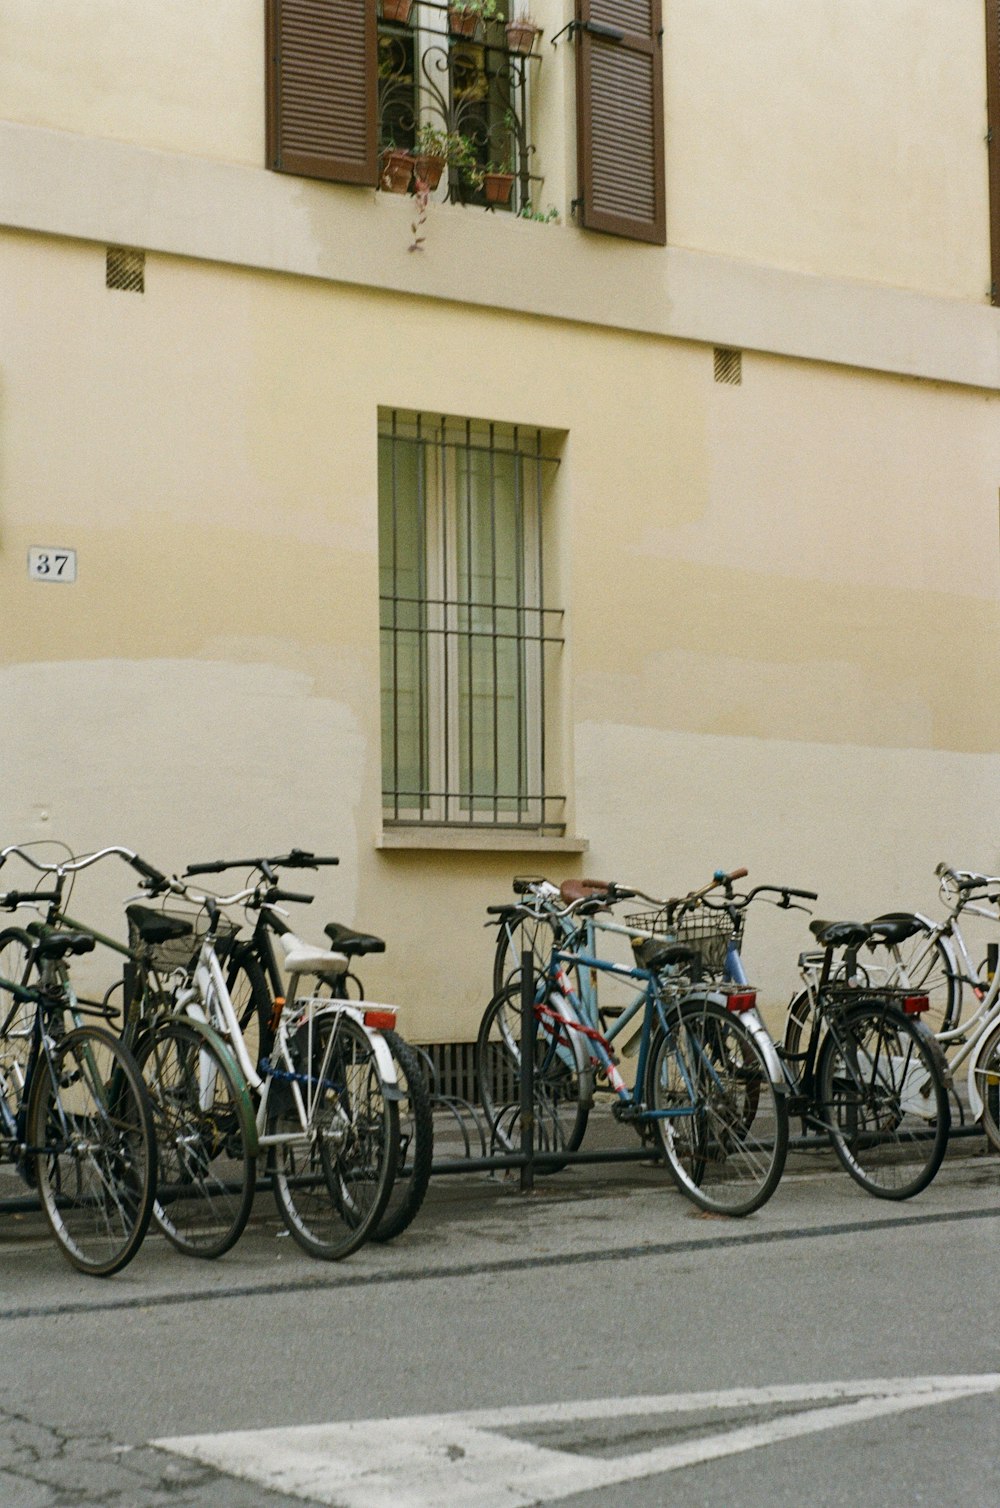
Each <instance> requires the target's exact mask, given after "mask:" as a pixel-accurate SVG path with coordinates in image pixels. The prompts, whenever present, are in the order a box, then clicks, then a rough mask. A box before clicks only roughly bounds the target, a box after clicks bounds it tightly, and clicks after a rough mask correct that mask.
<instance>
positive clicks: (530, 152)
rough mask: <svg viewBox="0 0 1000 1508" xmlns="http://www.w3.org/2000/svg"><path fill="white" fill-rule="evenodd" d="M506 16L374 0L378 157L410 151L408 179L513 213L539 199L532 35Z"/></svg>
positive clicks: (433, 1)
mask: <svg viewBox="0 0 1000 1508" xmlns="http://www.w3.org/2000/svg"><path fill="white" fill-rule="evenodd" d="M404 16H405V20H404V19H401V18H402V17H404ZM514 24H515V23H507V22H505V21H504V20H503V19H502V18H497V19H493V18H491V19H488V20H485V19H483V17H482V16H481V15H480V14H478V13H477V12H475V11H464V10H460V11H456V10H455V9H453V8H451V7H449V6H448V5H446V4H441V3H439V0H421V3H413V4H411V5H409V6H407V4H406V0H382V6H381V9H380V17H379V27H378V41H379V52H378V128H379V149H380V152H381V153H382V154H383V159H382V160H383V162H384V161H385V155H384V154H386V153H388V152H390V151H395V152H396V153H400V152H402V153H408V154H410V155H411V156H412V157H413V159H414V164H415V168H414V173H413V177H412V179H411V180H410V182H411V186H419V184H420V182H424V183H425V184H426V185H427V186H428V187H429V188H430V189H431V190H434V189H436V188H437V187H438V185H439V182H440V183H441V184H443V186H444V191H445V192H446V194H447V196H448V198H449V199H451V200H453V201H457V202H460V203H463V204H481V205H485V206H487V207H488V208H497V209H510V210H513V211H514V212H518V211H520V210H523V209H524V208H525V206H528V205H530V204H531V203H532V202H534V201H537V198H538V187H539V185H540V184H541V181H542V180H541V178H540V177H539V176H538V175H537V174H536V173H535V172H534V171H533V159H534V156H535V148H534V146H533V144H532V143H531V141H530V139H529V135H528V108H529V96H530V93H531V87H532V78H531V76H532V74H533V73H534V70H535V65H537V64H539V63H540V62H541V57H540V54H539V53H538V51H537V46H536V45H533V44H535V43H536V39H537V36H538V35H539V34H538V33H537V32H534V33H532V32H531V31H530V30H528V31H527V32H526V31H524V30H522V31H520V32H517V31H515V30H514V29H513V28H514ZM460 28H461V30H460ZM439 174H440V175H441V176H440V178H439V177H438V175H439ZM383 182H384V184H385V186H388V180H386V179H383Z"/></svg>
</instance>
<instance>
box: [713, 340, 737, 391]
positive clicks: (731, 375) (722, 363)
mask: <svg viewBox="0 0 1000 1508" xmlns="http://www.w3.org/2000/svg"><path fill="white" fill-rule="evenodd" d="M715 380H716V382H728V383H729V384H730V386H732V387H739V385H740V383H741V382H742V381H743V352H742V351H732V350H730V349H729V347H728V346H716V348H715Z"/></svg>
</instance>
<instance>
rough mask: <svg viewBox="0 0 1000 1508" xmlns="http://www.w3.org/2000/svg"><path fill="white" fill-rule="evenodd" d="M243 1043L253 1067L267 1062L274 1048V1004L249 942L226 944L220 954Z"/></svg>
mask: <svg viewBox="0 0 1000 1508" xmlns="http://www.w3.org/2000/svg"><path fill="white" fill-rule="evenodd" d="M218 956H219V962H220V964H221V965H222V968H223V971H224V973H225V978H226V989H227V990H228V991H229V998H230V999H231V1000H232V1002H233V1009H234V1011H235V1012H236V1019H237V1020H238V1021H239V1023H240V1031H241V1032H242V1033H243V1043H244V1046H245V1047H246V1050H247V1052H248V1053H249V1055H250V1061H251V1063H253V1064H255V1065H256V1064H259V1063H260V1060H261V1058H266V1057H267V1056H268V1054H269V1053H270V1051H271V1048H272V1047H273V1045H274V1032H273V1031H272V1029H271V1014H272V1008H273V1004H274V1002H273V1000H272V997H271V990H270V987H269V985H268V982H267V975H266V974H265V973H264V970H263V968H262V967H261V964H260V960H259V959H258V958H257V955H256V954H255V953H254V951H253V948H252V945H251V944H250V943H249V942H233V943H227V944H225V945H224V947H222V948H220V949H219V950H218Z"/></svg>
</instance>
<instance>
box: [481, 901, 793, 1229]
mask: <svg viewBox="0 0 1000 1508" xmlns="http://www.w3.org/2000/svg"><path fill="white" fill-rule="evenodd" d="M637 895H639V896H642V893H641V892H638V891H635V890H631V889H626V888H625V887H622V886H618V885H613V884H609V885H607V886H606V887H605V888H604V889H603V890H602V891H601V892H599V893H593V894H587V895H584V896H581V897H580V898H578V899H576V900H572V901H570V902H568V903H567V905H566V906H565V907H563V908H561V909H560V910H559V911H558V912H557V913H556V914H555V916H554V919H555V920H557V921H558V922H559V923H567V924H569V923H570V922H571V920H572V922H573V923H575V928H576V930H575V932H574V938H575V939H576V940H575V942H574V943H573V944H572V945H570V944H569V943H568V942H567V944H565V945H561V944H560V943H559V942H556V943H554V944H553V947H552V949H551V952H550V956H549V959H548V962H547V965H546V968H545V970H544V972H543V973H542V975H541V976H540V979H539V981H538V986H537V991H536V997H535V1004H534V1020H535V1054H536V1055H535V1072H534V1096H535V1099H534V1123H535V1134H536V1137H537V1138H539V1141H540V1145H541V1147H542V1149H543V1151H545V1152H548V1153H549V1154H550V1157H549V1158H548V1159H547V1160H548V1161H550V1162H552V1163H554V1164H555V1166H559V1165H560V1164H561V1159H560V1157H559V1156H558V1155H557V1154H559V1153H562V1152H570V1153H572V1152H573V1151H575V1150H576V1149H577V1148H578V1147H579V1145H580V1143H581V1142H582V1140H583V1134H584V1130H585V1128H586V1123H587V1118H588V1115H589V1111H590V1108H591V1105H592V1103H593V1096H594V1092H595V1088H596V1087H597V1086H596V1084H595V1079H598V1080H600V1081H601V1087H603V1088H606V1089H607V1090H608V1091H609V1092H610V1093H611V1095H612V1096H613V1100H614V1105H613V1113H614V1114H615V1117H616V1119H618V1120H620V1121H622V1122H625V1123H629V1124H632V1125H633V1126H634V1127H635V1128H636V1130H637V1131H638V1132H639V1134H640V1136H641V1137H642V1138H643V1139H644V1140H648V1141H652V1140H654V1139H655V1140H656V1141H658V1143H659V1147H660V1150H661V1151H662V1154H663V1156H664V1159H665V1160H666V1162H667V1165H668V1167H669V1169H670V1171H671V1174H672V1176H673V1178H674V1180H675V1182H676V1183H677V1185H678V1187H679V1188H680V1189H681V1191H682V1192H683V1193H684V1194H686V1195H687V1197H688V1198H690V1199H691V1200H692V1201H693V1202H694V1203H695V1204H697V1205H698V1206H699V1207H701V1208H702V1209H706V1210H710V1211H713V1212H716V1213H721V1214H727V1215H733V1216H742V1215H747V1214H750V1213H752V1212H753V1211H754V1210H756V1209H759V1208H760V1207H761V1206H762V1205H763V1204H764V1203H765V1202H766V1200H767V1199H769V1198H770V1196H771V1194H772V1193H773V1192H774V1190H775V1188H776V1187H777V1185H778V1182H779V1180H780V1177H781V1172H782V1168H783V1166H784V1161H785V1154H786V1151H787V1146H788V1114H787V1109H786V1105H785V1095H784V1089H785V1085H784V1078H783V1075H782V1072H781V1067H780V1064H779V1063H778V1060H777V1056H776V1054H775V1051H774V1047H773V1044H772V1043H771V1041H770V1038H769V1037H768V1036H767V1034H766V1032H764V1029H763V1024H762V1023H761V1022H760V1019H759V1017H758V1016H757V1013H756V994H755V992H754V991H753V990H750V989H743V990H734V989H728V988H722V989H717V990H713V989H704V988H699V987H698V985H697V982H696V975H697V965H698V956H697V951H696V950H695V949H693V948H691V947H688V946H685V945H682V944H677V943H675V942H670V941H666V942H665V941H663V940H662V939H656V938H653V937H651V935H650V934H648V933H642V934H637V932H636V929H635V928H630V927H622V926H620V925H618V924H617V923H614V922H611V921H609V920H604V919H602V920H601V921H600V922H599V924H598V926H599V930H601V931H604V932H608V933H616V934H619V935H621V936H623V937H627V938H628V939H629V941H630V943H631V945H632V947H633V949H634V952H635V956H636V962H635V964H634V965H632V966H628V965H625V964H621V963H616V962H613V961H611V960H608V959H604V958H600V957H598V956H597V954H596V952H594V951H585V948H586V940H587V928H588V925H589V924H590V922H592V921H593V919H594V918H595V915H596V913H597V912H598V911H599V910H602V909H605V908H607V907H609V906H611V905H613V904H615V903H617V902H619V901H622V900H625V899H629V898H632V897H635V896H637ZM642 898H643V899H646V900H650V901H653V898H652V897H646V896H642ZM654 903H655V902H654ZM592 935H593V934H592V933H591V937H592ZM568 970H576V971H577V975H578V976H579V977H583V976H586V975H589V973H590V972H591V971H595V972H596V973H597V974H598V975H603V976H615V977H617V978H618V979H621V980H627V981H628V982H629V983H630V985H631V986H632V987H633V988H634V989H635V993H634V995H633V997H632V999H631V1000H630V1001H629V1002H628V1003H627V1004H626V1005H625V1007H624V1008H623V1009H622V1010H621V1011H620V1012H618V1013H617V1014H616V1015H615V1016H614V1019H608V1013H605V1017H604V1018H603V1019H601V1018H599V1017H598V1016H596V1014H594V1013H593V1012H589V1011H588V1006H587V1004H586V1003H585V1002H584V1000H583V999H582V998H581V996H580V995H579V994H578V993H577V992H576V991H575V990H574V989H573V988H572V986H571V984H570V979H569V973H568ZM520 998H521V982H520V981H516V982H510V983H507V984H506V985H505V986H504V988H503V989H502V990H501V991H500V992H499V993H498V994H497V995H496V996H494V998H493V1000H492V1001H491V1002H490V1005H489V1006H488V1007H487V1010H486V1013H485V1015H484V1017H483V1021H482V1024H481V1026H480V1031H479V1036H478V1040H477V1046H476V1064H477V1072H478V1076H479V1085H480V1098H481V1100H482V1103H483V1107H484V1110H485V1112H486V1115H487V1118H488V1119H489V1121H490V1123H491V1126H492V1128H493V1134H494V1138H495V1140H496V1141H497V1142H499V1143H500V1144H501V1145H503V1146H505V1147H506V1148H508V1149H512V1148H513V1131H514V1128H515V1124H516V1121H517V1118H518V1115H519V1104H518V1101H517V1100H516V1098H515V1093H516V1085H517V1084H518V1082H519V1078H520V1066H521V1058H522V1039H521V1011H520ZM637 1021H639V1022H640V1025H639V1046H638V1053H637V1063H636V1074H635V1082H634V1085H633V1086H632V1087H629V1086H628V1085H627V1084H626V1083H625V1081H624V1079H623V1077H622V1075H621V1073H620V1071H619V1067H618V1062H619V1060H618V1058H617V1057H616V1055H615V1050H614V1046H613V1044H614V1042H615V1041H616V1040H617V1039H619V1038H622V1037H623V1034H624V1035H625V1036H632V1035H634V1033H635V1029H636V1025H635V1024H636V1022H637Z"/></svg>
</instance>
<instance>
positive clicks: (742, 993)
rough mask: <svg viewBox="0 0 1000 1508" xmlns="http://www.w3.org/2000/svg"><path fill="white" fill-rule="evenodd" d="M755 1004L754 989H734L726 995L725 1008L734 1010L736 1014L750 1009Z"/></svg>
mask: <svg viewBox="0 0 1000 1508" xmlns="http://www.w3.org/2000/svg"><path fill="white" fill-rule="evenodd" d="M756 1004H757V991H756V990H734V991H733V993H732V994H731V995H727V996H726V1010H727V1011H735V1012H736V1013H737V1014H739V1013H742V1012H743V1011H752V1010H753V1008H754V1006H755V1005H756Z"/></svg>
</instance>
